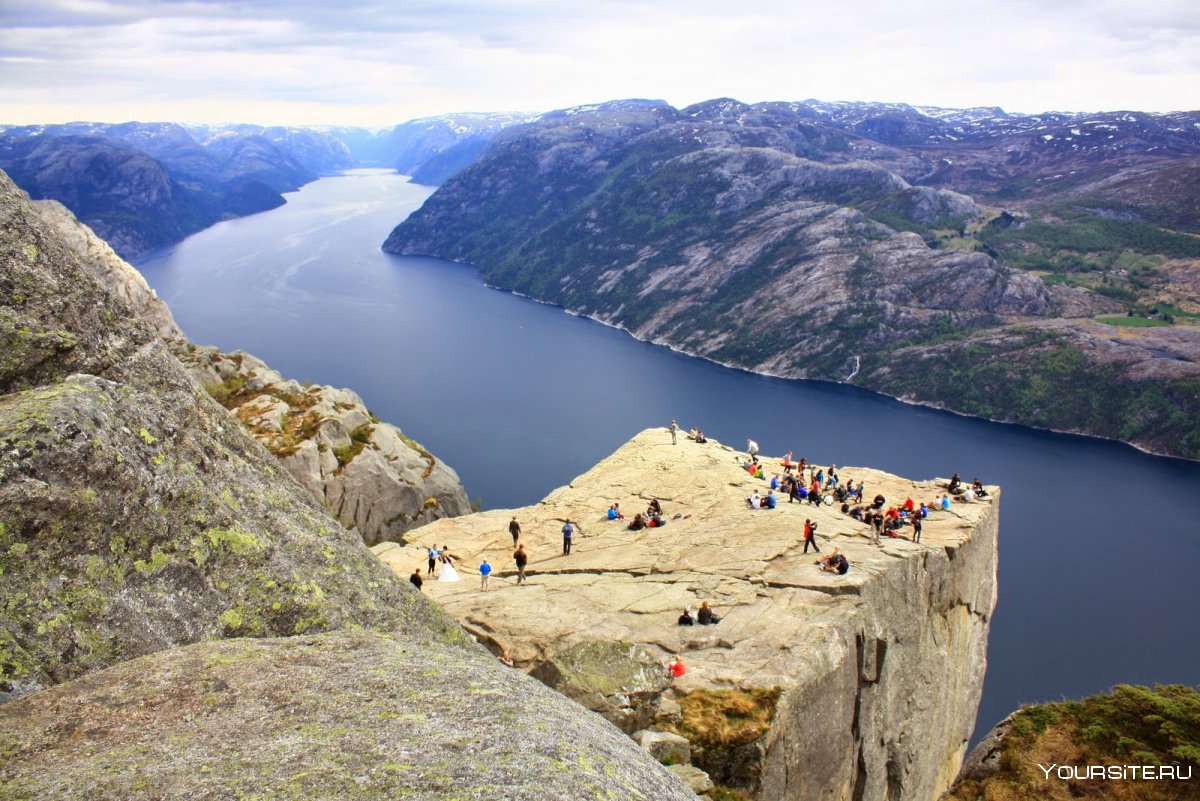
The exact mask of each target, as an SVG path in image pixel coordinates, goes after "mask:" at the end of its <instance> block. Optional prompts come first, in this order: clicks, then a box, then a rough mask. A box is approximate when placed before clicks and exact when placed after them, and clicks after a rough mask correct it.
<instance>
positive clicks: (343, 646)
mask: <svg viewBox="0 0 1200 801" xmlns="http://www.w3.org/2000/svg"><path fill="white" fill-rule="evenodd" d="M581 713H582V710H580V709H579V708H578V707H576V706H575V705H574V704H572V703H570V702H568V701H566V700H565V699H563V698H562V697H561V696H558V695H557V694H556V693H554V692H553V691H552V690H549V689H547V688H546V687H544V686H542V685H541V684H539V683H538V682H536V681H534V680H533V679H530V678H528V677H527V676H524V675H523V674H521V672H520V671H515V670H509V669H507V668H500V666H499V665H497V664H496V661H495V659H494V658H492V657H491V656H490V655H486V654H485V655H482V656H481V655H479V653H478V652H477V651H476V650H474V649H472V651H471V652H467V651H462V650H458V649H445V648H433V647H430V645H429V644H428V643H427V642H423V641H420V640H414V639H410V638H406V637H403V636H394V637H391V636H383V635H378V634H372V633H366V632H359V633H350V632H338V633H333V634H325V635H321V636H317V637H295V638H289V639H267V640H229V641H225V642H215V643H202V644H198V645H193V646H189V647H187V648H180V649H175V650H172V651H165V652H162V653H159V654H154V655H152V656H147V657H143V658H142V659H138V660H134V661H132V662H126V663H124V664H122V665H118V666H116V667H114V668H110V669H109V670H105V671H101V672H98V673H93V674H91V675H90V676H87V677H86V678H83V679H80V680H78V681H75V682H72V683H70V684H66V685H62V686H59V687H56V688H54V689H53V690H49V691H46V692H42V693H38V694H37V695H34V696H30V697H28V698H22V699H20V700H18V701H12V702H10V703H8V704H5V705H3V706H0V755H3V757H2V761H0V787H3V788H4V790H3V792H2V793H0V794H3V795H4V797H6V798H9V797H12V798H17V797H19V798H26V799H61V798H79V797H83V796H85V795H86V797H88V798H95V799H122V800H123V801H124V800H128V801H133V800H134V799H162V798H250V797H255V798H281V799H283V798H303V799H310V800H312V801H315V800H316V799H346V798H401V797H406V798H407V797H411V798H423V799H487V800H488V801H494V800H495V799H501V798H504V799H564V798H579V799H584V798H616V799H645V801H658V800H659V799H688V798H693V799H694V798H695V796H694V795H693V794H692V793H691V792H690V791H689V790H688V789H687V787H686V786H684V785H683V783H682V782H680V781H677V780H676V779H674V778H673V777H672V776H671V775H670V774H669V773H668V772H667V771H666V770H664V769H662V768H661V767H660V766H658V765H657V764H656V763H655V762H654V761H653V760H651V759H650V758H648V757H647V756H646V755H644V754H642V753H641V752H640V749H639V748H638V746H637V745H635V744H634V743H633V742H632V741H631V740H629V739H628V738H626V737H624V736H623V735H621V734H620V732H618V731H617V730H616V729H614V728H613V727H612V726H610V725H609V724H607V723H606V722H605V721H604V720H603V719H601V718H600V717H598V716H596V715H591V714H587V713H582V714H581Z"/></svg>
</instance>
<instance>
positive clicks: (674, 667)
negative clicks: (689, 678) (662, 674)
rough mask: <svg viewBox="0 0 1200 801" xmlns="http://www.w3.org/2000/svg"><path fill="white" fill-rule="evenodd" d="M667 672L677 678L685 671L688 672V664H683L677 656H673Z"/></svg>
mask: <svg viewBox="0 0 1200 801" xmlns="http://www.w3.org/2000/svg"><path fill="white" fill-rule="evenodd" d="M667 672H668V673H670V674H671V678H673V679H677V678H679V677H680V676H682V675H683V674H684V673H687V666H686V665H684V664H683V660H681V659H680V658H679V657H677V656H673V657H671V661H670V662H668V663H667Z"/></svg>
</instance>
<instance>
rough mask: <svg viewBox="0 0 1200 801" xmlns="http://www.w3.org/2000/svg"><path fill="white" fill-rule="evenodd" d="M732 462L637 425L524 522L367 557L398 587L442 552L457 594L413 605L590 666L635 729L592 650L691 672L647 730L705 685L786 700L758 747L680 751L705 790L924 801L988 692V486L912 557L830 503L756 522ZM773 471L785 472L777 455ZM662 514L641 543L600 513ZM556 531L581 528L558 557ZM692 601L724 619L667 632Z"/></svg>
mask: <svg viewBox="0 0 1200 801" xmlns="http://www.w3.org/2000/svg"><path fill="white" fill-rule="evenodd" d="M743 458H744V455H739V454H737V453H735V452H733V451H731V450H730V449H728V448H725V447H723V446H721V445H719V444H716V443H711V442H710V443H708V444H704V445H698V444H696V443H693V442H690V441H687V440H685V439H683V438H682V437H681V438H680V444H679V445H672V444H671V440H670V436H669V434H668V433H667V432H666V431H665V430H662V429H651V430H648V431H644V432H642V433H641V434H639V435H637V436H636V437H634V438H633V439H632V440H631V441H630V442H629V443H627V444H626V445H625V446H623V447H622V448H621V449H620V450H618V451H617V452H616V453H615V454H613V455H612V456H610V457H609V458H608V459H606V460H604V461H603V462H601V463H600V464H599V465H597V466H596V467H595V468H593V469H592V470H590V471H589V472H587V473H585V474H584V475H582V476H580V477H578V478H577V479H575V480H574V481H572V482H571V484H570V485H569V486H566V487H562V488H560V489H558V490H555V491H554V492H552V493H550V494H549V495H548V496H547V497H546V498H545V499H544V500H543V501H542V502H541V503H539V504H537V505H535V506H532V507H527V508H524V509H517V510H495V511H489V512H484V513H480V514H476V515H471V516H468V517H463V518H454V519H451V520H443V521H439V522H437V523H434V524H432V525H430V526H427V527H425V528H422V529H420V530H419V532H417V533H415V535H414V536H415V539H416V542H415V544H414V545H412V546H408V547H402V546H397V545H384V546H380V547H378V548H377V549H376V552H377V553H378V554H379V555H380V557H381V558H382V559H383V560H384V561H386V562H388V563H389V564H391V565H392V566H393V568H394V569H395V570H396V571H397V572H398V573H402V574H403V575H408V573H409V572H411V571H412V570H413V568H414V567H417V566H419V565H423V564H424V561H425V558H424V552H423V550H421V549H422V547H423V546H426V545H429V544H433V543H437V544H439V545H441V544H449V545H450V547H451V550H452V552H453V553H455V554H456V555H457V557H458V563H459V565H460V568H459V570H460V573H465V574H467V576H466V580H464V581H461V582H459V583H447V582H438V581H435V582H427V583H426V585H425V587H426V591H427V592H428V593H429V594H430V595H431V596H432V597H434V598H435V599H436V600H438V602H439V603H441V604H442V605H443V606H444V607H445V608H446V609H447V610H448V611H449V612H450V613H451V614H452V615H453V616H454V617H455V618H456V619H457V620H459V622H460V623H461V624H462V625H463V626H464V627H465V628H466V629H467V630H468V631H470V632H472V633H473V634H475V636H477V637H478V638H480V639H482V640H484V641H485V642H490V643H492V644H493V647H496V648H506V649H508V650H509V651H510V652H511V654H512V655H513V657H514V658H515V659H516V660H517V663H518V665H520V666H521V667H524V668H526V669H528V670H530V671H532V672H534V673H535V674H541V673H544V672H547V671H548V670H549V671H551V672H562V670H561V668H560V667H558V666H559V665H561V664H563V663H569V664H572V665H576V666H578V665H581V664H590V665H592V668H591V669H592V670H593V671H595V673H596V674H597V676H598V678H596V679H594V680H592V681H591V683H590V686H591V687H593V688H595V687H601V686H604V685H605V683H606V682H607V684H608V686H609V687H611V688H612V690H613V691H612V693H611V698H610V703H609V708H610V709H611V710H613V711H611V712H610V713H609V714H612V715H613V716H614V718H616V719H620V716H622V715H625V714H627V713H626V712H625V709H626V708H627V705H625V704H623V703H622V702H621V701H620V699H621V698H623V697H627V696H628V690H629V686H630V685H631V682H629V681H626V680H623V679H621V678H620V677H621V676H624V675H625V674H626V673H628V672H629V671H628V670H627V668H626V667H625V666H624V665H623V664H621V662H620V660H616V659H612V660H609V661H611V662H612V663H613V664H614V665H617V667H616V669H614V670H611V671H610V670H609V669H608V668H607V667H606V660H604V659H591V660H583V659H580V658H578V657H577V656H576V655H577V654H578V653H580V652H585V653H588V652H591V651H592V649H594V648H595V647H596V646H595V645H593V644H594V643H607V644H608V646H607V647H608V648H610V649H613V648H617V647H618V646H617V645H616V644H624V647H632V646H640V647H641V648H644V649H649V650H650V651H651V652H652V653H655V654H657V656H658V660H659V663H660V665H664V675H665V663H666V661H667V658H668V657H669V656H670V655H673V654H674V655H679V656H681V657H682V659H683V661H684V662H685V663H686V665H687V667H688V671H687V673H686V675H684V676H682V677H681V678H678V679H675V680H674V681H673V682H672V686H671V689H670V691H669V693H666V694H664V695H660V697H659V699H658V700H657V702H655V701H653V700H651V699H643V700H642V703H643V704H646V705H655V704H656V705H657V709H655V710H654V715H653V720H654V724H653V725H654V727H655V728H659V729H662V728H668V727H674V728H677V729H678V730H680V731H687V730H688V726H689V714H691V713H689V712H688V704H687V703H686V701H687V698H689V697H690V696H693V695H696V696H697V697H698V698H699V697H700V696H699V695H698V694H699V693H701V692H702V691H708V690H721V689H735V690H739V691H743V692H745V693H749V692H751V691H757V690H770V689H771V688H777V687H778V688H782V694H781V695H779V696H778V701H777V703H776V705H775V707H774V713H773V722H772V723H771V724H770V728H769V731H768V732H767V733H766V734H765V735H763V736H761V737H757V738H756V739H753V740H750V741H747V742H745V743H744V744H737V745H731V746H730V747H729V749H720V748H711V747H710V748H706V749H704V753H699V754H698V753H696V749H695V748H693V753H692V760H693V762H695V763H696V765H697V766H698V767H700V768H702V769H704V770H706V771H708V772H709V773H710V774H711V775H712V778H713V780H714V781H717V782H718V783H721V784H727V785H734V786H740V787H741V788H742V789H747V790H754V791H757V793H758V797H760V798H763V799H810V798H811V799H821V798H829V799H835V798H852V797H853V798H892V799H921V800H922V801H924V799H929V798H934V797H936V796H937V794H938V793H940V792H942V791H944V790H945V789H946V788H947V787H948V786H949V784H950V782H951V781H952V780H953V777H954V775H955V773H956V772H957V770H958V766H959V764H960V763H961V761H962V758H963V756H964V754H965V752H966V745H967V742H968V740H969V737H970V734H971V732H972V729H973V726H974V721H975V712H976V708H977V705H978V702H979V698H980V694H981V692H982V687H983V676H984V669H985V666H986V649H987V633H988V627H989V622H990V617H991V613H992V608H993V606H994V604H995V598H996V574H995V571H996V538H997V529H998V523H999V490H997V489H996V488H992V498H991V500H989V501H988V502H982V503H972V504H956V505H954V507H953V508H952V509H951V510H950V511H948V512H940V511H939V512H936V513H934V514H933V515H932V516H931V518H930V519H929V520H928V521H927V522H926V524H925V530H924V536H923V541H922V542H921V543H913V542H910V541H908V540H907V539H890V538H886V537H885V538H884V542H883V545H882V547H880V546H876V545H873V544H871V542H870V539H869V537H868V530H867V528H866V527H865V526H864V525H863V524H861V523H858V522H857V521H855V520H854V519H852V518H851V517H849V516H847V515H844V514H842V513H841V511H840V509H839V508H838V507H837V506H812V505H808V504H802V505H797V504H795V503H788V502H787V501H786V499H785V500H784V502H783V503H782V504H780V506H779V508H777V509H774V510H752V509H750V508H748V506H747V504H746V502H745V498H746V496H748V495H749V494H750V493H751V492H752V491H754V490H756V489H758V490H763V489H765V488H764V486H763V482H762V481H761V480H758V479H754V478H751V477H750V476H749V475H748V473H747V472H746V471H744V470H743V469H742V468H741V461H742V459H743ZM765 461H766V463H767V467H768V470H769V471H771V472H775V471H777V469H778V467H777V466H778V462H777V461H775V460H765ZM839 472H840V474H841V476H842V477H843V479H842V480H843V481H844V480H845V478H846V477H853V478H854V479H855V480H856V481H857V480H861V481H863V482H865V484H866V497H867V498H868V499H869V498H871V497H873V496H874V495H875V494H877V493H878V494H882V495H884V496H885V497H886V498H887V501H888V503H889V504H891V503H900V502H902V501H904V499H905V498H907V497H912V498H914V499H915V500H926V501H928V500H932V499H933V498H934V497H935V496H937V495H940V494H941V493H942V492H943V491H944V490H942V488H941V486H940V485H939V483H937V482H935V481H911V480H908V479H902V478H898V477H896V476H891V475H888V474H886V473H882V472H880V471H877V470H872V469H870V468H863V467H845V466H842V467H840V468H839ZM654 498H657V499H659V500H660V501H661V504H662V506H663V509H664V512H665V515H666V518H667V524H666V525H665V526H663V527H661V528H649V529H644V530H642V531H637V532H635V531H631V530H629V529H628V528H627V527H626V525H625V522H621V521H616V522H613V521H609V520H607V519H606V517H605V515H604V510H605V509H607V507H608V506H609V504H611V503H613V502H614V501H618V502H620V504H621V507H622V509H623V510H624V511H625V513H626V515H628V516H629V517H632V515H633V513H634V512H635V511H640V510H641V509H643V508H644V507H645V506H646V505H647V504H648V503H649V501H650V500H651V499H654ZM514 514H515V515H516V517H517V519H518V520H519V521H520V522H521V525H522V532H523V533H522V535H521V541H522V542H523V543H525V544H526V548H527V550H528V551H529V554H530V566H529V571H530V579H529V581H528V583H527V584H525V585H517V584H516V583H515V571H514V570H513V568H512V564H513V563H512V559H511V555H510V554H511V552H512V544H511V539H510V538H509V535H508V532H507V528H506V522H507V521H508V519H509V518H510V517H511V516H512V515H514ZM567 518H570V519H572V520H574V521H576V522H577V523H578V527H579V530H578V532H577V533H576V535H575V537H574V543H573V548H572V553H571V554H570V555H569V556H563V555H561V535H560V533H559V532H560V529H561V527H562V525H563V522H562V521H563V520H564V519H567ZM806 518H810V519H812V520H815V521H817V523H818V525H819V528H818V539H819V541H820V547H821V548H822V551H823V552H824V553H828V552H829V550H830V549H831V548H833V547H837V548H840V549H841V550H842V552H844V553H845V554H847V555H848V557H849V560H850V563H851V569H850V572H849V573H848V574H846V575H845V576H837V575H834V574H830V573H825V572H823V571H821V570H819V569H818V567H817V566H816V565H814V564H813V560H814V558H815V555H814V554H811V553H810V554H805V553H804V548H803V536H802V528H803V523H804V520H805V519H806ZM483 557H486V558H487V559H488V560H489V561H490V562H491V563H492V564H493V565H494V566H496V568H497V571H496V573H494V574H493V576H492V579H491V584H492V589H491V591H489V592H480V591H479V589H478V585H477V583H476V582H475V581H473V580H471V578H472V576H473V575H474V571H473V569H472V568H473V567H474V566H475V565H477V564H479V560H480V559H481V558H483ZM702 601H708V602H710V603H711V604H712V605H713V607H714V608H716V610H717V612H718V614H720V615H721V616H722V620H721V621H720V623H718V624H717V625H715V626H698V625H697V626H691V627H687V626H679V625H677V623H676V620H677V618H678V616H679V614H680V612H681V610H682V609H683V607H684V606H685V605H691V606H692V607H693V608H698V607H699V605H700V603H701V602H702ZM546 666H554V667H553V668H552V669H551V668H548V667H546ZM574 684H576V685H577V686H583V685H585V684H586V682H584V681H582V680H578V679H577V680H576V681H575V682H574ZM769 695H770V694H768V696H769ZM672 696H678V697H680V698H682V699H683V700H682V701H681V702H680V703H679V704H676V700H675V699H674V698H672ZM768 696H764V697H768ZM680 706H682V707H683V711H682V712H681V711H680ZM593 707H594V708H602V704H600V703H595V704H593ZM672 718H674V719H676V720H678V721H679V722H678V723H677V724H672V723H671V720H672ZM733 752H736V753H737V755H738V756H737V758H731V756H730V754H731V753H733ZM749 755H755V756H754V757H753V759H752V760H750V761H747V759H748V757H749Z"/></svg>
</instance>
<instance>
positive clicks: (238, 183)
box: [0, 114, 536, 259]
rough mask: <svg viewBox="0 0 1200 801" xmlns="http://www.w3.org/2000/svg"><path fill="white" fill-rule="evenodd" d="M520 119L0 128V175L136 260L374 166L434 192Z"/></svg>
mask: <svg viewBox="0 0 1200 801" xmlns="http://www.w3.org/2000/svg"><path fill="white" fill-rule="evenodd" d="M535 116H536V115H532V114H524V115H521V114H450V115H445V116H442V117H431V118H428V119H424V120H413V121H411V122H407V123H404V124H402V125H397V126H395V127H393V128H390V129H387V130H384V131H369V130H367V129H365V128H355V127H330V128H302V127H283V126H261V125H245V124H233V125H218V126H205V125H195V126H188V127H185V126H182V125H177V124H174V123H141V122H128V123H120V124H108V123H90V122H75V123H68V124H64V125H24V126H0V169H3V170H5V171H6V172H7V173H8V174H9V175H10V177H11V178H12V179H13V180H14V181H16V182H17V184H18V185H19V186H21V187H22V188H23V189H25V191H27V192H29V193H30V195H32V196H33V197H34V198H35V199H53V200H57V201H59V202H61V203H62V204H63V205H65V206H67V208H69V209H70V210H71V211H72V212H73V213H74V214H75V215H76V216H77V217H79V218H80V219H81V220H82V221H83V222H84V223H86V224H87V225H88V226H90V227H91V228H92V229H93V230H95V231H96V233H97V234H99V235H100V236H101V237H102V238H103V239H105V240H107V241H108V242H109V243H110V244H111V245H112V246H113V248H114V249H115V250H116V251H117V253H119V254H120V255H121V256H123V257H124V258H127V259H136V258H138V257H140V256H143V255H145V254H146V253H149V252H150V251H152V250H156V249H158V248H161V247H165V246H168V245H172V244H175V243H176V242H179V241H180V240H182V239H184V238H185V237H187V236H189V235H191V234H193V233H196V232H197V231H200V230H203V229H204V228H207V227H208V226H210V225H213V224H215V223H217V222H220V221H221V220H224V219H229V218H232V217H241V216H245V215H247V214H255V213H257V212H260V211H266V210H267V209H273V208H276V207H278V206H281V205H283V203H284V202H285V201H284V198H283V195H284V194H285V193H287V192H293V191H295V190H297V189H299V188H300V187H301V186H303V185H304V184H306V183H308V182H309V181H312V180H314V179H316V178H317V177H318V176H320V175H326V174H330V173H334V172H338V171H340V170H345V169H350V168H353V167H363V166H385V167H390V168H394V169H397V170H399V171H400V172H403V173H407V174H412V175H413V176H414V180H416V181H417V182H418V183H426V184H431V185H436V184H440V183H441V182H442V181H444V180H446V179H447V178H449V177H450V176H452V175H454V174H455V173H457V172H458V171H460V170H462V169H463V168H465V167H466V166H468V165H469V164H471V163H472V162H473V161H474V160H475V159H476V158H477V157H478V156H479V154H480V153H481V152H482V151H483V149H484V147H485V146H486V145H487V143H488V142H489V141H491V139H492V137H494V136H495V135H496V134H497V133H498V132H499V131H501V130H502V129H504V128H506V127H508V126H510V125H515V124H518V123H521V122H525V121H527V120H530V119H533V118H535Z"/></svg>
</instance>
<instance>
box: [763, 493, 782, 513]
mask: <svg viewBox="0 0 1200 801" xmlns="http://www.w3.org/2000/svg"><path fill="white" fill-rule="evenodd" d="M778 502H779V500H778V499H777V498H776V497H775V492H774V490H767V497H766V498H764V499H763V506H765V507H766V508H768V509H774V508H775V504H777V503H778Z"/></svg>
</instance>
